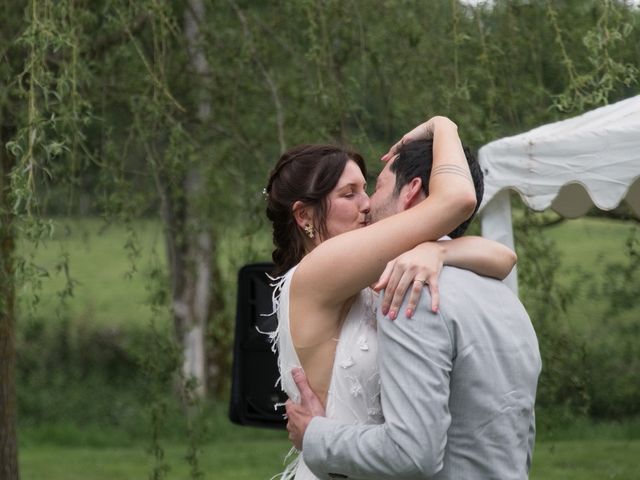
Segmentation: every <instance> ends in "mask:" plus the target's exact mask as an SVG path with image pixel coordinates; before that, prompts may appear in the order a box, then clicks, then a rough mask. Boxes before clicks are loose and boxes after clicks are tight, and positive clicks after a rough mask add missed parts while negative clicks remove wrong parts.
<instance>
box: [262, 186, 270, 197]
mask: <svg viewBox="0 0 640 480" xmlns="http://www.w3.org/2000/svg"><path fill="white" fill-rule="evenodd" d="M262 196H263V197H264V199H265V200H267V199H268V198H269V192H268V191H267V187H264V188H263V189H262Z"/></svg>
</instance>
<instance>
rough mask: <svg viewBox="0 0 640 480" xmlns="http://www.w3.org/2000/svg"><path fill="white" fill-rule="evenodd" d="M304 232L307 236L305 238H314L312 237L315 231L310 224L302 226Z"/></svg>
mask: <svg viewBox="0 0 640 480" xmlns="http://www.w3.org/2000/svg"><path fill="white" fill-rule="evenodd" d="M304 231H305V233H306V234H307V237H309V238H311V239H312V238H314V237H315V236H316V231H315V229H314V228H313V225H311V224H309V223H307V224H306V225H305V226H304Z"/></svg>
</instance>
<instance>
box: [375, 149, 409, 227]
mask: <svg viewBox="0 0 640 480" xmlns="http://www.w3.org/2000/svg"><path fill="white" fill-rule="evenodd" d="M393 161H394V160H390V161H388V162H387V164H386V165H385V166H384V168H383V169H382V172H380V175H378V179H377V181H376V189H375V191H374V192H373V194H372V195H371V198H370V202H371V207H370V208H371V222H377V221H378V220H382V219H383V218H387V217H388V216H390V215H393V214H395V213H399V212H400V211H401V210H402V207H401V205H400V197H399V196H398V195H396V194H395V193H394V192H395V188H396V174H395V173H393V172H392V171H391V164H392V163H393Z"/></svg>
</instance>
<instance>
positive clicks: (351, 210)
mask: <svg viewBox="0 0 640 480" xmlns="http://www.w3.org/2000/svg"><path fill="white" fill-rule="evenodd" d="M366 187H367V183H366V181H365V179H364V176H363V175H362V172H361V171H360V168H359V167H358V165H357V164H356V163H355V162H354V161H353V160H349V161H348V162H347V165H346V166H345V168H344V171H343V172H342V176H341V177H340V180H338V183H337V184H336V186H335V188H334V189H333V190H332V191H331V193H329V198H328V211H327V223H326V225H327V234H328V236H329V238H331V237H334V236H336V235H340V234H341V233H345V232H350V231H351V230H355V229H356V228H361V227H364V226H365V225H366V224H367V221H368V214H369V195H367V192H366Z"/></svg>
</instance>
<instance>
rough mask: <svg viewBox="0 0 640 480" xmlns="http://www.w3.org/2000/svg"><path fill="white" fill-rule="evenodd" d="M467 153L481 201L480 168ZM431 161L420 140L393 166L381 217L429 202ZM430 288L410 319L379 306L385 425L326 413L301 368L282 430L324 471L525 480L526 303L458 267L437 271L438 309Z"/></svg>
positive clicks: (533, 360) (530, 376) (528, 403)
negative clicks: (342, 420) (297, 397)
mask: <svg viewBox="0 0 640 480" xmlns="http://www.w3.org/2000/svg"><path fill="white" fill-rule="evenodd" d="M467 159H468V160H469V164H470V168H471V172H472V175H473V176H474V184H475V185H476V191H477V194H478V196H479V197H481V196H482V173H481V171H480V168H479V165H478V164H477V163H476V162H475V159H473V158H471V157H470V156H469V155H467ZM431 161H432V142H431V141H428V140H427V141H425V140H421V141H415V142H412V143H408V144H406V145H404V146H403V147H402V148H401V149H400V152H399V155H397V156H396V157H395V158H394V159H393V160H390V161H389V162H387V164H386V165H385V167H384V169H383V171H382V172H381V173H380V175H379V176H378V181H377V185H376V191H375V193H374V194H373V195H372V197H371V214H372V217H373V220H374V221H375V220H377V219H380V218H384V217H386V216H388V215H392V214H394V213H398V212H401V211H403V210H406V209H408V208H411V207H412V206H414V205H416V204H417V203H419V202H421V201H422V200H424V199H425V198H426V196H427V195H428V194H429V192H428V183H429V175H430V170H431ZM480 200H481V198H479V199H478V205H479V204H480ZM467 225H468V221H467V222H465V224H463V225H461V227H459V228H458V229H456V231H454V232H452V234H451V235H452V236H459V235H461V234H462V233H464V229H465V228H466V226H467ZM424 293H425V295H423V296H422V298H421V300H420V302H419V304H418V307H417V309H416V312H415V314H414V316H413V318H411V319H407V318H405V317H403V316H399V317H398V319H397V320H396V321H395V322H392V321H391V320H389V319H388V318H386V317H384V316H383V315H382V313H381V312H380V311H378V341H379V364H380V381H381V396H382V399H381V400H382V410H383V413H384V417H385V423H384V424H382V425H344V424H339V423H337V422H335V421H333V420H330V419H327V418H324V409H323V407H322V404H321V403H320V401H319V400H318V398H317V397H316V396H315V395H314V394H313V392H312V391H311V389H310V388H309V385H308V384H307V382H306V378H305V376H304V372H303V371H302V370H301V369H296V370H294V372H293V375H294V379H295V380H296V383H297V385H298V388H299V389H300V393H301V398H302V403H301V404H300V405H296V404H293V403H291V402H290V401H289V402H287V414H288V417H289V424H288V427H287V428H288V429H289V433H290V438H291V440H292V441H293V442H294V445H296V447H298V448H302V454H303V456H304V460H305V463H306V464H307V466H308V467H309V468H310V469H311V471H312V472H313V473H314V474H315V475H317V476H318V477H319V478H323V479H324V478H360V479H373V478H376V479H378V478H389V479H391V478H394V479H396V478H425V477H429V478H431V477H433V478H436V479H525V478H527V476H528V471H529V468H530V466H531V456H532V450H533V441H534V435H535V421H534V402H535V395H536V386H537V381H538V375H539V373H540V366H541V362H540V354H539V351H538V342H537V339H536V335H535V332H534V330H533V327H532V325H531V322H530V320H529V317H528V315H527V313H526V312H525V310H524V307H523V306H522V304H521V303H520V301H519V300H518V298H517V297H516V295H514V294H513V292H512V291H511V290H509V288H508V287H507V286H506V285H505V284H503V283H502V282H500V281H498V280H495V279H490V278H487V277H481V276H479V275H476V274H475V273H473V272H470V271H467V270H461V269H457V268H453V267H445V268H444V269H443V271H442V275H441V277H440V310H439V312H437V313H432V311H431V309H430V305H431V297H430V295H429V293H428V291H427V289H425V291H424ZM405 303H406V302H405ZM404 309H406V305H405V306H403V309H400V310H399V311H400V312H402V311H404Z"/></svg>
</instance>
